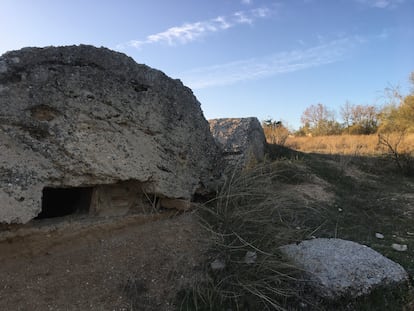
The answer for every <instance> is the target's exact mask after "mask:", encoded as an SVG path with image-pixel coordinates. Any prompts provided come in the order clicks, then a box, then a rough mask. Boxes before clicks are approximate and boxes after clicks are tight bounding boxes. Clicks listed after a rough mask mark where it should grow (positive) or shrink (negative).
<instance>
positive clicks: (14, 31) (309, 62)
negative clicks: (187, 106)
mask: <svg viewBox="0 0 414 311" xmlns="http://www.w3.org/2000/svg"><path fill="white" fill-rule="evenodd" d="M0 29H1V30H0V55H1V54H3V53H5V52H6V51H10V50H16V49H20V48H23V47H27V46H37V47H43V46H50V45H54V46H60V45H73V44H91V45H95V46H98V47H100V46H104V47H107V48H110V49H113V50H116V51H119V52H122V53H125V54H127V55H128V56H131V57H132V58H133V59H134V60H135V61H136V62H138V63H143V64H146V65H148V66H151V67H153V68H156V69H159V70H161V71H163V72H165V73H166V74H167V75H169V76H170V77H172V78H174V79H180V80H181V81H183V83H184V84H185V85H186V86H188V87H190V88H191V89H192V90H193V92H194V94H195V96H196V97H197V99H198V100H199V101H200V102H201V108H202V109H203V112H204V115H205V117H206V118H207V119H211V118H221V117H249V116H256V117H258V118H259V120H264V119H268V118H272V119H274V120H283V122H285V124H287V125H289V126H290V127H292V128H296V129H297V128H298V127H299V126H300V125H301V124H300V117H301V115H302V113H303V111H304V110H305V109H306V108H307V107H309V106H310V105H312V104H317V103H322V104H324V105H326V106H327V107H329V108H330V109H332V110H335V111H337V112H339V110H340V107H341V106H342V105H344V104H345V102H346V101H348V102H350V103H351V104H361V105H381V104H383V103H384V96H383V94H384V89H385V88H387V87H390V86H392V87H395V86H399V87H400V90H401V92H402V93H403V94H407V93H408V92H409V90H410V84H409V75H410V72H413V71H414V0H284V1H273V0H151V1H143V0H136V1H132V0H70V1H68V0H0ZM337 118H338V119H340V116H339V113H337Z"/></svg>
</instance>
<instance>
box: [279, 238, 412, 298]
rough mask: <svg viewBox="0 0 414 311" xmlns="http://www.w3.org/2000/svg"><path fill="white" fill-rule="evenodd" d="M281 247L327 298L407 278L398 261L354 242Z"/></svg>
mask: <svg viewBox="0 0 414 311" xmlns="http://www.w3.org/2000/svg"><path fill="white" fill-rule="evenodd" d="M281 250H282V252H283V253H284V254H285V255H287V256H288V257H289V258H290V259H291V260H292V261H293V262H294V263H295V264H296V265H297V266H298V267H300V268H302V269H303V270H304V271H305V272H306V274H307V276H308V277H309V279H310V281H311V284H312V285H313V287H314V289H315V291H316V292H317V293H318V294H319V295H320V296H322V297H325V298H328V299H336V298H340V297H342V296H347V297H357V296H361V295H364V294H368V293H369V292H370V291H371V290H372V289H374V288H376V287H379V286H388V285H396V284H399V283H404V282H406V281H407V280H408V274H407V272H406V271H405V270H404V268H403V267H401V266H400V265H399V264H397V263H395V262H393V261H391V260H390V259H388V258H386V257H384V256H383V255H381V254H380V253H378V252H376V251H374V250H373V249H371V248H369V247H368V246H365V245H361V244H358V243H355V242H352V241H346V240H342V239H322V238H321V239H314V240H308V241H302V242H301V243H299V244H291V245H287V246H283V247H282V248H281Z"/></svg>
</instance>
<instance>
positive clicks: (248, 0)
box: [241, 0, 252, 4]
mask: <svg viewBox="0 0 414 311" xmlns="http://www.w3.org/2000/svg"><path fill="white" fill-rule="evenodd" d="M241 3H243V4H251V3H252V0H241Z"/></svg>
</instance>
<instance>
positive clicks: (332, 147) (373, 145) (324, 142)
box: [285, 134, 414, 156]
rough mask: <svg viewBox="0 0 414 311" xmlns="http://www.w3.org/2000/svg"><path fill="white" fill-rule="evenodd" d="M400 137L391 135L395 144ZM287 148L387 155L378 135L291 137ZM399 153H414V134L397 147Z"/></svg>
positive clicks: (305, 150)
mask: <svg viewBox="0 0 414 311" xmlns="http://www.w3.org/2000/svg"><path fill="white" fill-rule="evenodd" d="M398 139H399V136H397V135H390V136H389V140H390V142H391V143H393V144H395V143H396V142H398ZM285 146H286V147H288V148H291V149H294V150H297V151H301V152H306V153H322V154H341V155H354V156H378V155H382V154H384V153H387V152H388V150H387V148H385V146H382V145H380V144H379V143H378V135H377V134H372V135H333V136H316V137H294V136H289V137H288V138H287V140H286V143H285ZM397 148H398V151H399V152H406V153H414V134H408V135H406V136H405V137H404V138H403V140H402V141H401V142H400V143H399V145H398V146H397Z"/></svg>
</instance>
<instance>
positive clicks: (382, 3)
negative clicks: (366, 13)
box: [355, 0, 405, 9]
mask: <svg viewBox="0 0 414 311" xmlns="http://www.w3.org/2000/svg"><path fill="white" fill-rule="evenodd" d="M355 1H357V2H359V3H362V4H365V5H368V6H370V7H373V8H378V9H386V8H395V7H397V6H398V5H400V4H402V3H404V2H405V0H355Z"/></svg>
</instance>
